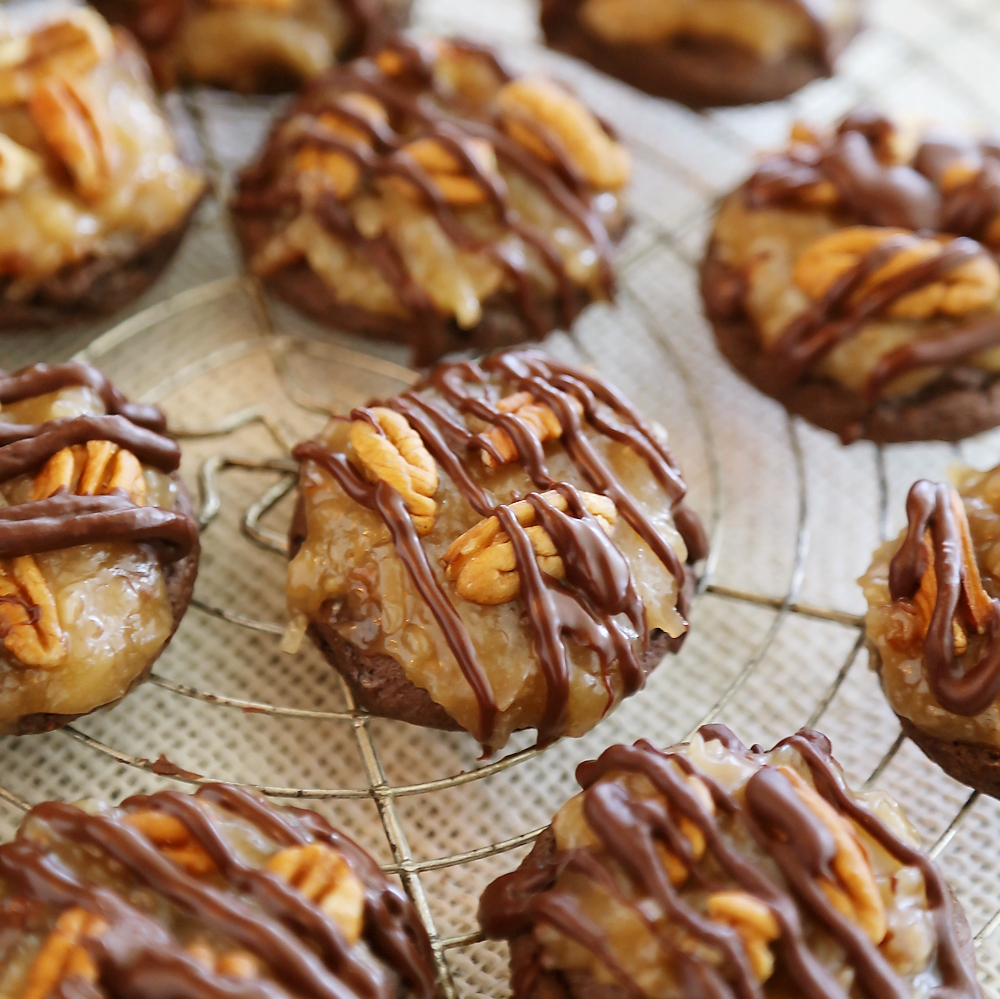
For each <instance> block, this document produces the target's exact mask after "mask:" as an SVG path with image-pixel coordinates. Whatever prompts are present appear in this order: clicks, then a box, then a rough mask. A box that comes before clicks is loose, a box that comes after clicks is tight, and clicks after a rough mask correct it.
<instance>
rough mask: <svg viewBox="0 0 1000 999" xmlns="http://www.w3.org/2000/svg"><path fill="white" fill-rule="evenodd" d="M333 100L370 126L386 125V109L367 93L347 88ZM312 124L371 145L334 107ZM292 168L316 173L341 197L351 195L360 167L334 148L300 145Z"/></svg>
mask: <svg viewBox="0 0 1000 999" xmlns="http://www.w3.org/2000/svg"><path fill="white" fill-rule="evenodd" d="M337 102H338V104H339V105H340V106H341V107H342V108H343V109H344V111H347V112H349V113H351V114H353V115H357V116H358V117H360V118H362V119H364V120H365V121H368V122H370V123H371V124H372V125H373V126H376V127H378V126H379V125H386V124H388V121H389V112H388V111H387V110H386V109H385V105H383V104H382V103H381V102H380V101H377V100H376V99H375V98H374V97H371V96H369V95H368V94H364V93H360V92H354V91H351V92H348V93H346V94H341V95H339V96H338V98H337ZM316 123H317V124H318V125H319V126H320V128H321V129H322V130H323V131H326V132H329V133H330V134H331V135H333V136H336V137H337V138H339V139H345V140H346V141H348V142H350V143H352V144H354V145H358V146H363V147H367V148H370V147H371V137H370V136H369V134H368V133H367V132H366V131H365V130H364V129H363V128H361V127H359V126H358V125H357V124H356V123H355V122H352V121H351V119H350V118H349V117H347V116H345V115H344V114H338V113H337V111H336V110H335V109H334V110H330V111H323V112H322V113H321V114H320V115H318V116H317V118H316ZM294 169H295V170H297V171H299V172H303V173H311V174H313V175H317V174H318V175H319V176H320V177H321V178H322V179H323V181H324V182H326V183H327V184H328V185H329V187H330V188H331V189H332V191H333V193H334V194H335V195H336V196H337V197H338V198H340V199H341V200H343V199H346V198H349V197H351V195H353V194H354V193H355V192H356V191H357V189H358V185H359V184H360V182H361V167H360V166H359V165H358V163H357V161H356V160H354V159H353V158H352V157H351V156H349V155H347V154H346V153H340V152H337V151H336V150H335V149H321V148H319V147H317V146H309V145H306V146H303V147H302V149H300V150H299V151H298V152H297V153H296V154H295V160H294Z"/></svg>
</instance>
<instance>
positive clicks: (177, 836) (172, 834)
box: [125, 810, 216, 878]
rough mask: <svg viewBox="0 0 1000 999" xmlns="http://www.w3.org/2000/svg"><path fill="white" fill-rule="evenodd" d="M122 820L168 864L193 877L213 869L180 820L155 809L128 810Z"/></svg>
mask: <svg viewBox="0 0 1000 999" xmlns="http://www.w3.org/2000/svg"><path fill="white" fill-rule="evenodd" d="M125 821H126V822H127V823H128V824H129V825H130V826H132V828H133V829H136V830H138V831H139V832H141V833H142V835H143V836H145V837H146V839H148V840H149V841H150V842H151V843H152V844H153V846H155V847H156V848H157V850H159V851H160V853H161V854H163V856H164V857H165V858H166V859H167V860H169V861H170V862H171V863H173V864H176V865H177V866H178V867H180V868H181V869H182V870H184V871H186V872H187V873H188V874H190V875H192V876H193V877H196V878H203V877H207V876H208V875H210V874H214V873H215V872H216V867H215V862H214V861H213V860H212V858H211V857H210V856H209V855H208V854H207V853H206V852H205V849H204V847H202V845H201V844H200V843H199V842H198V841H197V840H196V839H195V838H194V836H192V835H191V831H190V830H189V829H188V827H187V826H186V825H184V823H183V822H181V820H180V819H178V818H175V817H174V816H173V815H169V814H168V813H166V812H158V811H154V810H150V811H146V812H129V813H128V814H127V815H126V816H125Z"/></svg>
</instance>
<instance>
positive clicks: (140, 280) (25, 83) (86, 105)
mask: <svg viewBox="0 0 1000 999" xmlns="http://www.w3.org/2000/svg"><path fill="white" fill-rule="evenodd" d="M0 43H2V44H3V45H4V51H5V52H8V51H9V52H10V53H11V58H10V59H9V60H8V59H6V58H5V60H4V62H3V66H2V67H0V194H2V198H0V331H2V330H4V329H23V328H26V327H37V326H42V327H45V326H54V325H65V324H67V323H70V322H78V321H80V320H83V319H92V318H95V317H98V316H102V315H106V314H109V313H112V312H115V311H117V310H118V309H120V308H122V307H123V306H124V305H126V304H127V303H128V302H130V301H132V300H133V299H134V298H136V297H137V296H138V295H139V294H141V293H142V292H143V291H144V290H145V289H146V288H147V287H148V286H149V285H150V284H151V283H152V282H153V281H154V280H155V279H156V278H157V277H158V276H159V274H160V272H161V271H162V270H163V268H164V267H165V266H166V265H167V263H168V261H169V260H170V258H171V257H172V256H173V253H174V251H175V250H176V248H177V246H178V244H179V242H180V240H181V237H182V236H183V234H184V231H185V229H186V228H187V225H188V221H189V219H190V217H191V213H192V212H193V210H194V208H195V206H196V205H197V204H198V202H199V200H200V199H201V197H202V195H203V193H204V191H205V179H204V177H203V176H202V174H201V173H200V172H199V171H198V170H196V169H194V168H193V167H191V166H189V165H188V164H186V163H185V162H184V161H183V159H182V158H181V157H180V155H179V154H178V151H177V145H176V143H175V140H174V136H173V134H172V132H171V129H170V127H169V125H168V124H167V121H166V120H165V118H164V117H163V114H162V112H161V109H160V107H159V104H158V103H157V99H156V96H155V94H154V93H153V91H152V89H151V88H150V83H149V71H148V67H147V66H146V63H145V61H144V59H143V56H142V54H141V53H140V52H139V51H138V49H137V48H136V46H135V43H134V41H133V40H132V39H131V37H130V36H128V35H127V34H126V33H124V32H122V31H120V30H117V29H114V30H113V29H111V28H109V27H108V25H107V23H106V22H105V21H104V20H103V19H102V18H101V17H100V15H98V14H97V13H95V12H94V11H93V10H90V9H88V8H73V9H70V10H66V11H63V12H62V13H61V14H60V15H59V16H58V17H57V18H55V19H53V20H50V21H47V22H45V23H42V24H40V25H35V26H34V27H33V28H32V29H31V30H29V29H27V28H22V29H17V30H15V29H13V28H7V26H6V25H5V23H4V22H0Z"/></svg>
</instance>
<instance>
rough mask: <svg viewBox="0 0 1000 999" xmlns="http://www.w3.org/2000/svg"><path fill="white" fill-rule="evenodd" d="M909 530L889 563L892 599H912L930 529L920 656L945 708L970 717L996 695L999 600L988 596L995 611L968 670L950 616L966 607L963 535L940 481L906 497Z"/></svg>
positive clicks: (999, 682)
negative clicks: (927, 604) (930, 594)
mask: <svg viewBox="0 0 1000 999" xmlns="http://www.w3.org/2000/svg"><path fill="white" fill-rule="evenodd" d="M906 515H907V530H906V537H905V538H904V540H903V544H902V546H901V547H900V549H899V551H898V552H896V554H895V555H894V556H893V559H892V562H891V563H890V566H889V593H890V596H891V597H892V599H893V600H901V599H911V598H912V597H913V596H914V595H915V594H916V592H917V590H918V589H919V587H920V581H921V579H922V578H923V575H924V573H925V572H926V571H927V569H928V566H927V564H926V555H925V552H924V535H925V532H926V531H927V530H928V529H930V532H931V541H932V544H933V548H934V575H935V577H936V579H937V596H936V597H935V602H934V612H933V614H932V615H931V620H930V624H929V626H928V629H927V635H926V637H925V639H924V659H925V661H926V663H927V673H928V679H929V681H930V686H931V690H933V692H934V696H935V697H936V698H937V699H938V701H939V703H940V704H941V706H942V707H943V708H944V709H945V710H946V711H951V712H953V713H954V714H958V715H964V716H966V717H972V716H974V715H978V714H980V713H981V712H983V711H985V710H986V709H987V708H988V707H989V706H990V705H991V704H992V703H993V701H994V700H995V698H996V696H997V694H998V693H1000V600H996V599H992V601H991V603H992V607H993V613H992V615H991V617H990V620H989V623H988V625H987V626H986V635H985V641H984V644H983V648H982V650H981V652H980V653H979V657H978V659H977V660H976V663H975V665H973V666H972V667H971V668H969V669H966V668H965V666H964V664H963V663H962V662H961V661H960V660H959V658H958V657H957V656H956V655H955V633H954V628H953V626H952V620H953V619H954V616H955V613H956V611H957V610H959V606H960V601H961V602H962V609H963V610H966V609H967V608H966V607H965V606H964V605H965V599H964V595H963V590H962V584H963V580H964V577H965V569H964V566H963V564H962V539H961V534H960V533H959V527H958V523H957V521H956V519H955V514H954V512H953V510H952V508H951V490H950V489H949V487H948V486H946V485H944V484H943V483H936V484H935V483H933V482H928V481H927V480H926V479H921V480H920V481H919V482H915V483H914V484H913V486H912V488H911V489H910V493H909V495H908V496H907V498H906Z"/></svg>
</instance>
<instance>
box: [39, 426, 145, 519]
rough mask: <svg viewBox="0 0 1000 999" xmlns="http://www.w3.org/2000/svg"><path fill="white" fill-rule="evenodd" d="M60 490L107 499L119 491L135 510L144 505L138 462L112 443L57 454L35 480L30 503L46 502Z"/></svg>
mask: <svg viewBox="0 0 1000 999" xmlns="http://www.w3.org/2000/svg"><path fill="white" fill-rule="evenodd" d="M61 489H66V490H68V491H69V492H71V493H76V495H77V496H107V495H108V493H111V492H114V491H115V490H116V489H120V490H122V491H123V492H125V493H127V494H128V496H129V498H130V499H131V500H132V502H133V503H135V505H136V506H145V505H146V478H145V476H144V475H143V472H142V465H141V464H140V463H139V459H138V458H136V456H135V455H134V454H132V452H131V451H126V450H125V449H124V448H120V447H119V446H118V445H117V444H112V443H111V441H87V443H86V444H74V445H73V446H72V447H66V448H63V449H62V450H61V451H57V452H56V453H55V454H54V455H53V456H52V457H51V458H49V460H48V461H47V462H46V463H45V466H44V468H42V470H41V471H40V472H39V473H38V475H37V476H36V478H35V481H34V484H33V485H32V487H31V499H32V501H37V500H43V499H48V498H49V497H50V496H54V495H55V494H56V493H57V492H59V490H61Z"/></svg>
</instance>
